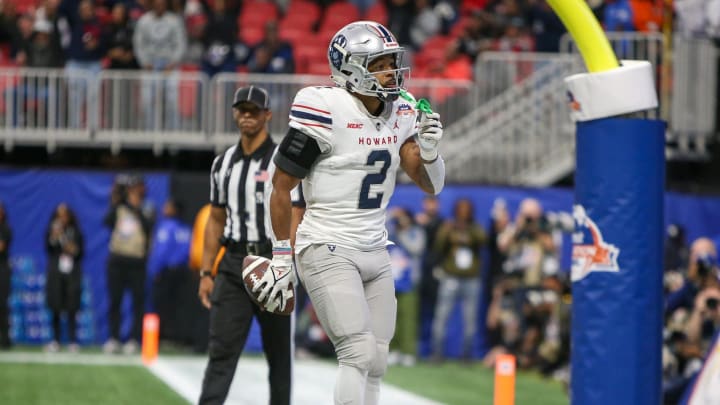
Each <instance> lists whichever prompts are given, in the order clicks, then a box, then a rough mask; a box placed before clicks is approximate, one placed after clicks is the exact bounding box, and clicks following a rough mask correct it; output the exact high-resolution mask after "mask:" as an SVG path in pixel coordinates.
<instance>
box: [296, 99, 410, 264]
mask: <svg viewBox="0 0 720 405" xmlns="http://www.w3.org/2000/svg"><path fill="white" fill-rule="evenodd" d="M290 126H291V127H292V128H295V129H297V130H299V131H302V132H303V133H305V134H306V135H308V136H310V137H312V138H313V139H315V140H316V141H317V143H318V146H319V147H320V151H321V155H320V157H319V158H318V160H317V161H316V162H315V165H314V166H313V167H312V169H311V170H310V172H309V173H308V175H307V177H305V179H303V182H302V186H303V194H304V197H305V203H306V211H305V216H304V218H303V220H302V222H301V223H300V226H299V227H298V230H297V235H296V242H295V244H296V250H297V251H301V250H302V249H304V248H305V247H307V246H308V245H310V244H315V243H327V244H336V245H339V246H344V247H348V248H352V249H358V250H373V249H378V248H382V247H384V246H385V244H386V242H387V231H386V229H385V209H386V207H387V204H388V201H389V200H390V197H391V196H392V193H393V192H394V191H395V180H396V174H397V169H398V166H399V165H400V153H399V152H400V147H401V146H402V145H403V143H405V141H406V140H408V138H410V137H412V136H413V135H414V134H415V133H416V132H417V126H416V112H415V109H414V107H413V106H411V105H410V104H409V103H408V102H407V101H405V100H403V99H401V98H400V99H398V100H396V101H395V102H393V103H388V104H386V106H385V109H384V112H383V113H382V114H381V115H380V116H378V117H375V116H374V115H372V114H370V113H369V112H368V111H367V109H366V108H365V106H364V105H363V104H362V102H361V101H360V100H359V99H357V98H356V97H354V96H353V95H351V94H350V93H349V92H348V91H346V90H345V89H342V88H339V87H306V88H304V89H302V90H300V91H299V92H298V93H297V95H296V96H295V100H294V101H293V104H292V106H291V108H290Z"/></svg>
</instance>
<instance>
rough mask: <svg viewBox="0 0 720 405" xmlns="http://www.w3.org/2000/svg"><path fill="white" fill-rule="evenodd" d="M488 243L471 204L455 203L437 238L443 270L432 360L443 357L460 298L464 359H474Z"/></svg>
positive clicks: (433, 336) (436, 243)
mask: <svg viewBox="0 0 720 405" xmlns="http://www.w3.org/2000/svg"><path fill="white" fill-rule="evenodd" d="M486 242H487V240H486V236H485V231H484V230H483V228H482V227H481V226H480V225H478V224H477V223H476V222H475V218H474V214H473V206H472V202H471V201H470V200H468V199H460V200H458V201H457V202H456V203H455V212H454V218H453V219H452V220H450V221H447V222H445V223H444V224H443V225H442V227H441V228H440V230H439V231H438V234H437V236H436V239H435V246H434V247H433V248H434V249H435V251H436V252H437V253H438V254H439V255H440V266H441V267H442V269H443V270H444V272H443V277H442V278H441V279H440V290H439V293H438V302H437V305H436V307H435V319H434V320H433V333H432V342H433V359H434V360H435V361H442V360H443V358H444V350H443V347H444V344H445V332H446V328H447V322H448V319H449V317H450V312H451V311H452V309H453V308H454V307H455V301H456V300H457V299H458V298H460V299H461V300H462V308H463V347H462V356H463V358H464V359H465V360H468V361H469V360H471V359H472V356H473V342H474V339H475V333H476V331H477V312H478V307H479V305H480V265H481V260H480V259H481V258H480V250H481V248H482V247H483V246H484V245H485V243H486Z"/></svg>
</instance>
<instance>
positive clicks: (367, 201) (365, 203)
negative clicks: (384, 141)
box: [358, 149, 391, 210]
mask: <svg viewBox="0 0 720 405" xmlns="http://www.w3.org/2000/svg"><path fill="white" fill-rule="evenodd" d="M390 159H391V158H390V152H388V151H387V150H386V149H381V150H374V151H372V152H370V155H368V158H367V163H366V164H367V165H368V166H375V162H383V165H382V167H381V168H380V173H372V174H368V175H367V176H365V178H364V179H363V182H362V187H360V201H358V208H360V209H365V210H367V209H372V208H380V204H381V203H382V198H383V193H377V194H376V195H375V197H370V186H371V185H373V184H382V183H383V182H384V181H385V177H387V171H388V168H389V167H390Z"/></svg>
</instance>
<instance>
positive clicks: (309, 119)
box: [290, 87, 333, 153]
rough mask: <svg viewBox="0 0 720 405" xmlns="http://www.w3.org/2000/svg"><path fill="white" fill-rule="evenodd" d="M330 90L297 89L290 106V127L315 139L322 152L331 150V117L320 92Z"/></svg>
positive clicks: (314, 88)
mask: <svg viewBox="0 0 720 405" xmlns="http://www.w3.org/2000/svg"><path fill="white" fill-rule="evenodd" d="M331 90H332V88H324V87H306V88H304V89H301V90H300V91H298V93H297V95H295V99H294V100H293V103H292V105H291V106H290V128H293V129H295V130H298V131H300V132H302V133H304V134H305V135H307V136H309V137H311V138H313V139H315V141H316V142H317V144H318V146H319V147H320V151H321V152H322V153H328V152H330V151H331V150H332V124H333V117H332V114H331V112H330V107H329V106H328V103H327V101H325V98H324V97H323V94H322V93H323V92H328V91H331Z"/></svg>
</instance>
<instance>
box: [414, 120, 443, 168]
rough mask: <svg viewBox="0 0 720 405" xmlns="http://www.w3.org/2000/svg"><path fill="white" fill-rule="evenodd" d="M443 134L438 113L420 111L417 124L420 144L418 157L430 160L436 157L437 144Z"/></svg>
mask: <svg viewBox="0 0 720 405" xmlns="http://www.w3.org/2000/svg"><path fill="white" fill-rule="evenodd" d="M442 136H443V127H442V123H441V122H440V114H438V113H436V112H433V113H422V115H421V119H420V123H419V124H418V145H419V146H420V157H421V158H422V159H423V160H425V161H428V162H432V161H433V160H435V159H437V157H438V144H439V143H440V139H441V138H442Z"/></svg>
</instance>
